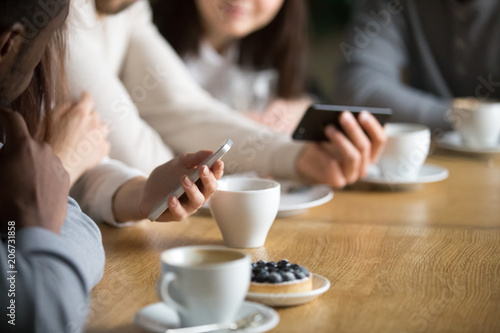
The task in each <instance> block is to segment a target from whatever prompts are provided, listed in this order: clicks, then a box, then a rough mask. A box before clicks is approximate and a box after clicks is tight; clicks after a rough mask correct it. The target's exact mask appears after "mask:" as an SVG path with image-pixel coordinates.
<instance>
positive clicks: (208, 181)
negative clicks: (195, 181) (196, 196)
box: [198, 165, 218, 202]
mask: <svg viewBox="0 0 500 333" xmlns="http://www.w3.org/2000/svg"><path fill="white" fill-rule="evenodd" d="M198 172H199V174H200V179H201V182H202V184H203V186H202V188H201V189H200V190H201V193H203V196H204V197H205V199H204V202H205V201H206V200H207V199H209V198H210V197H211V196H212V195H213V194H214V193H215V191H217V186H218V183H217V179H216V178H215V176H214V174H213V173H212V172H211V171H210V169H209V168H208V167H207V166H206V165H204V166H202V167H201V168H200V170H199V171H198Z"/></svg>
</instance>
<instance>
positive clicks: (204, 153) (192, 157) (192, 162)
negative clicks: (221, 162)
mask: <svg viewBox="0 0 500 333" xmlns="http://www.w3.org/2000/svg"><path fill="white" fill-rule="evenodd" d="M212 153H213V152H212V151H211V150H200V151H199V152H197V153H194V154H186V156H184V157H183V159H182V164H184V166H185V167H187V168H188V169H192V168H194V167H197V166H199V165H200V164H201V163H202V162H203V161H204V160H205V159H206V158H207V157H209V156H210V155H212Z"/></svg>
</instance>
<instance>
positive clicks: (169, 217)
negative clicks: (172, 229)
mask: <svg viewBox="0 0 500 333" xmlns="http://www.w3.org/2000/svg"><path fill="white" fill-rule="evenodd" d="M188 216H189V214H188V213H187V212H186V210H185V209H184V207H183V206H182V205H181V203H180V202H179V199H177V198H176V197H174V196H172V197H170V198H169V199H168V209H167V210H166V211H165V213H163V214H162V215H161V216H160V217H159V218H158V219H157V221H160V222H169V221H182V220H184V219H185V218H186V217H188Z"/></svg>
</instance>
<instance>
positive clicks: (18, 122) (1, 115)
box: [0, 109, 31, 146]
mask: <svg viewBox="0 0 500 333" xmlns="http://www.w3.org/2000/svg"><path fill="white" fill-rule="evenodd" d="M0 125H2V128H3V131H4V133H5V145H6V146H7V145H10V144H9V142H20V141H23V140H27V139H29V138H31V135H30V133H29V131H28V127H27V126H26V122H25V121H24V118H23V117H22V116H21V115H20V114H19V113H18V112H13V111H7V110H2V109H0Z"/></svg>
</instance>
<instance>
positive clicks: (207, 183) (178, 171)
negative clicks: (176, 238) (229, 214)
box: [113, 151, 224, 222]
mask: <svg viewBox="0 0 500 333" xmlns="http://www.w3.org/2000/svg"><path fill="white" fill-rule="evenodd" d="M210 154H212V152H211V151H199V152H197V153H195V154H184V155H181V156H179V157H176V158H174V159H173V160H171V161H169V162H167V163H165V164H163V165H161V166H159V167H158V168H156V169H155V170H154V171H153V172H152V173H151V175H150V176H149V178H148V179H147V180H146V179H144V178H135V179H133V180H131V181H129V182H127V183H125V184H124V185H123V186H122V187H121V188H120V189H119V190H118V191H117V193H116V194H115V196H114V201H113V211H114V215H115V219H116V220H117V221H122V222H125V221H137V220H143V219H146V218H147V217H148V216H149V214H150V213H151V211H152V210H153V208H154V207H156V205H157V204H158V203H159V202H160V201H161V200H163V199H164V198H165V196H166V195H168V193H170V191H172V189H174V188H175V187H176V186H177V185H178V184H179V182H180V184H181V185H182V187H183V188H184V191H185V192H186V195H185V196H183V197H182V198H181V200H180V201H179V200H178V199H177V198H176V197H170V198H169V202H168V210H166V211H165V212H164V213H163V214H162V215H161V216H160V217H159V218H158V219H157V221H159V222H170V221H182V220H184V219H185V218H187V217H188V216H190V215H192V214H194V213H195V212H196V211H197V210H198V209H199V208H200V207H201V206H202V205H203V204H204V203H205V202H206V201H207V200H208V199H209V198H210V197H211V196H212V195H213V194H214V193H215V191H216V190H217V180H219V179H220V178H221V177H222V175H223V173H224V163H223V162H222V161H220V160H219V161H217V162H215V163H214V165H213V166H212V168H208V167H207V166H202V167H201V168H198V166H199V165H200V163H201V162H203V160H204V159H205V158H207V157H208V156H210ZM196 169H198V170H197V171H198V173H199V175H200V180H201V184H200V186H198V185H196V184H194V183H193V182H192V181H190V180H189V178H188V177H187V175H189V174H190V173H191V172H192V171H193V170H196Z"/></svg>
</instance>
